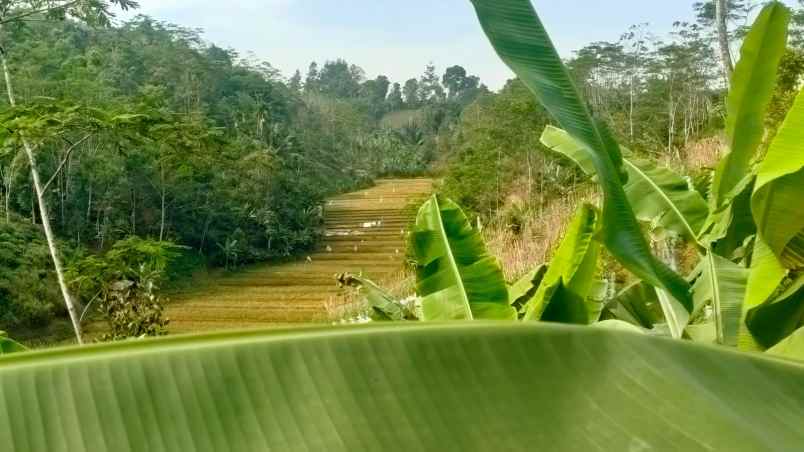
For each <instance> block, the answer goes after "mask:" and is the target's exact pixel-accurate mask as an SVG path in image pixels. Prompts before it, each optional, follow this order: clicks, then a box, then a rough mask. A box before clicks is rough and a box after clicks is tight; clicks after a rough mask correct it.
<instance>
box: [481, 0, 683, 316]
mask: <svg viewBox="0 0 804 452" xmlns="http://www.w3.org/2000/svg"><path fill="white" fill-rule="evenodd" d="M473 4H474V5H475V9H476V10H477V14H478V17H479V19H480V23H481V25H482V26H483V29H484V30H485V32H486V34H487V36H488V38H489V40H490V41H491V43H492V45H493V46H494V48H495V49H496V50H497V53H498V54H499V55H500V57H501V58H502V59H503V61H504V62H505V63H506V64H508V66H510V67H511V69H512V70H513V71H514V72H515V73H516V74H517V75H519V77H520V78H521V79H522V81H523V82H524V83H525V85H527V86H528V88H530V89H531V91H533V92H534V94H535V95H536V97H537V98H539V100H540V101H541V103H542V104H543V105H544V107H545V109H546V110H547V111H548V112H549V113H550V114H551V115H552V116H553V117H554V118H555V120H556V121H557V122H558V123H559V124H560V125H561V126H563V127H564V129H565V130H566V131H567V132H568V133H569V134H570V135H571V136H573V137H574V138H575V139H576V140H578V141H580V142H581V143H583V144H584V149H585V150H586V152H588V153H589V158H590V159H591V160H592V162H593V163H594V166H595V170H596V173H597V176H598V180H599V182H600V184H601V187H602V189H603V194H604V198H605V201H604V208H603V214H602V223H603V228H602V236H603V242H604V243H605V245H606V247H607V248H608V250H609V252H611V253H612V255H613V256H614V257H615V258H617V259H618V260H619V261H620V262H621V263H622V264H623V266H625V267H626V268H627V269H629V270H630V271H631V272H633V273H634V274H636V275H637V276H638V277H640V278H642V279H643V280H645V281H647V282H649V283H650V284H652V285H654V286H656V287H658V288H661V289H663V290H666V291H667V292H669V293H670V294H671V295H672V296H673V298H675V299H676V300H678V301H679V302H680V303H681V304H682V305H684V307H686V308H687V310H688V311H691V310H692V300H691V299H690V295H689V289H690V287H689V284H688V283H687V282H686V281H685V280H684V279H682V278H681V277H680V276H679V275H677V274H676V273H675V272H673V271H672V270H671V269H670V268H669V267H668V266H666V265H665V264H663V263H662V262H660V261H659V260H657V259H656V258H655V257H654V256H653V254H652V253H651V250H650V247H649V246H648V243H647V241H646V240H645V237H644V235H643V233H642V230H641V228H640V225H639V223H638V222H637V220H636V217H635V216H634V213H633V208H632V207H631V205H630V203H629V202H628V199H627V197H626V195H625V192H624V190H623V175H622V164H623V161H622V153H621V151H620V147H619V145H618V144H617V143H616V141H614V139H613V138H612V136H611V134H610V132H609V130H608V128H607V127H606V126H605V125H604V124H602V123H601V122H599V121H597V120H595V119H594V118H593V117H592V116H591V114H590V112H589V110H588V108H587V106H586V104H584V102H583V101H582V100H581V98H580V96H579V94H578V91H577V89H576V87H575V85H574V83H573V81H572V79H571V78H570V76H569V73H568V72H567V70H566V68H565V67H564V64H563V62H562V60H561V58H560V57H559V55H558V52H557V51H556V50H555V48H554V47H553V44H552V42H551V41H550V38H549V37H548V35H547V32H546V30H545V29H544V26H543V25H542V23H541V21H540V20H539V18H538V16H537V15H536V12H535V11H534V10H533V6H532V5H531V3H530V2H529V1H527V0H507V1H503V2H500V1H495V2H491V1H485V0H473Z"/></svg>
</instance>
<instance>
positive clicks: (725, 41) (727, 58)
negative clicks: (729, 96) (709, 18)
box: [715, 0, 734, 86]
mask: <svg viewBox="0 0 804 452" xmlns="http://www.w3.org/2000/svg"><path fill="white" fill-rule="evenodd" d="M728 15H729V5H728V0H715V24H716V27H717V42H718V47H719V48H720V62H721V64H722V65H723V76H724V77H725V79H726V86H728V84H729V80H731V74H732V72H734V62H733V61H732V58H731V45H730V43H729V28H728Z"/></svg>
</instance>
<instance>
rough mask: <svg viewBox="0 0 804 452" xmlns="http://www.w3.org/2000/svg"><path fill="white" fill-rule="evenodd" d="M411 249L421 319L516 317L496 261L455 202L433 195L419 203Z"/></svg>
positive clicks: (496, 318)
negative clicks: (422, 203) (421, 313)
mask: <svg viewBox="0 0 804 452" xmlns="http://www.w3.org/2000/svg"><path fill="white" fill-rule="evenodd" d="M410 249H411V250H412V252H413V260H414V261H415V263H416V273H417V275H416V276H417V278H416V289H417V290H416V292H417V293H418V295H419V296H420V297H422V309H423V315H424V319H423V320H427V321H433V320H473V319H485V320H504V319H508V320H514V319H516V318H517V313H516V310H515V309H514V308H512V307H511V306H510V304H509V302H508V287H507V286H506V284H505V278H504V277H503V273H502V270H501V269H500V266H499V264H498V263H497V259H496V258H494V257H493V256H492V255H491V254H489V252H488V250H487V249H486V245H485V243H484V242H483V238H482V237H481V236H480V233H479V232H477V231H476V230H475V229H474V228H472V225H471V223H470V222H469V220H468V219H467V218H466V215H464V213H463V211H462V210H461V208H460V207H458V205H457V204H455V203H454V202H452V201H450V200H448V199H444V198H441V197H439V196H435V195H434V196H433V197H431V198H430V199H429V200H428V201H427V202H425V203H424V205H422V207H421V209H420V210H419V214H418V217H417V219H416V225H415V227H414V229H413V231H412V233H411V236H410Z"/></svg>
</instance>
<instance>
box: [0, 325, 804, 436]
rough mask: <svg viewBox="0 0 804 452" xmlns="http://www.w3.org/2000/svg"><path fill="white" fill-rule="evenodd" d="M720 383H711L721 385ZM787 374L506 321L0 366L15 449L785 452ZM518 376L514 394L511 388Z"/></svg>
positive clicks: (105, 348) (249, 339)
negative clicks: (673, 451) (719, 451)
mask: <svg viewBox="0 0 804 452" xmlns="http://www.w3.org/2000/svg"><path fill="white" fill-rule="evenodd" d="M724 376H728V378H724ZM802 381H804V365H799V364H797V363H794V362H788V361H784V360H780V359H776V358H773V357H770V356H765V355H756V356H754V355H750V354H740V353H736V352H733V351H730V350H726V349H715V348H712V347H704V346H698V345H694V344H687V343H680V342H678V341H669V340H665V339H658V338H652V337H646V336H645V335H640V334H633V333H627V332H619V331H611V330H608V329H604V328H589V327H574V326H567V325H552V324H535V323H528V324H512V323H509V322H505V323H501V324H497V323H485V322H471V323H467V322H460V323H451V324H447V325H436V324H422V323H410V324H402V325H387V324H375V325H369V326H361V327H348V328H315V329H300V330H299V329H297V330H284V331H275V330H274V331H257V332H247V333H224V334H217V335H210V336H176V337H170V338H165V339H158V340H144V341H133V342H123V343H115V344H109V345H101V346H90V347H84V348H70V349H58V350H48V351H44V352H34V353H21V354H15V355H9V356H8V357H4V358H0V444H2V445H3V450H4V451H8V452H28V451H48V452H60V451H73V452H75V451H92V452H105V451H114V452H127V451H145V450H147V451H185V450H231V451H252V450H276V451H291V452H293V451H310V450H326V451H355V450H384V451H419V450H428V451H429V450H432V451H441V450H461V451H490V450H566V451H570V450H612V451H614V450H683V451H711V450H727V451H732V452H741V451H757V450H798V449H800V447H801V445H802V444H804V430H802V429H801V419H804V403H802V400H804V385H802V384H801V382H802ZM523 382H541V383H540V384H530V385H528V386H527V390H523V386H522V383H523Z"/></svg>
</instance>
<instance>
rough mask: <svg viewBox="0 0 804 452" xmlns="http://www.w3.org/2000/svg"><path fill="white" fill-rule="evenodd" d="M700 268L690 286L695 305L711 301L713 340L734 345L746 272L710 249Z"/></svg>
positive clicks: (743, 297) (740, 313) (737, 334)
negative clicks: (692, 284)
mask: <svg viewBox="0 0 804 452" xmlns="http://www.w3.org/2000/svg"><path fill="white" fill-rule="evenodd" d="M702 267H703V271H702V273H701V276H700V277H699V278H698V280H697V281H696V283H695V285H694V286H693V298H695V304H696V306H699V305H703V304H709V303H711V304H712V308H713V309H714V316H715V335H716V336H715V339H716V342H717V343H719V344H724V345H729V346H732V347H736V346H737V340H738V336H739V331H740V318H741V315H742V311H741V309H742V304H743V300H744V299H745V290H746V285H747V283H748V273H749V272H748V270H746V269H745V268H743V267H740V266H739V265H737V264H735V263H734V262H732V261H730V260H728V259H725V258H723V257H720V256H718V255H717V254H715V253H713V252H711V251H710V252H709V253H707V256H706V257H705V258H704V265H703V266H702Z"/></svg>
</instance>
